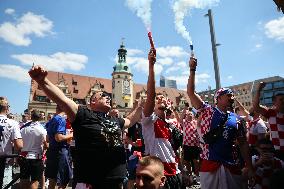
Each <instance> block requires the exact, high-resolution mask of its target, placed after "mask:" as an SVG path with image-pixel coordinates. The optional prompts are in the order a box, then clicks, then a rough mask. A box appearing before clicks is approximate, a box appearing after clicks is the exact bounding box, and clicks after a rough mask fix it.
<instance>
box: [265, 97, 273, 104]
mask: <svg viewBox="0 0 284 189" xmlns="http://www.w3.org/2000/svg"><path fill="white" fill-rule="evenodd" d="M263 101H264V104H272V98H265V99H264V100H263Z"/></svg>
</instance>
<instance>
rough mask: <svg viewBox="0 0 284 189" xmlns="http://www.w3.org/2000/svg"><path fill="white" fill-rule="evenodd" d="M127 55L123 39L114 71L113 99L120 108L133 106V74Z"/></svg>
mask: <svg viewBox="0 0 284 189" xmlns="http://www.w3.org/2000/svg"><path fill="white" fill-rule="evenodd" d="M126 55H127V50H126V49H125V46H124V44H123V41H122V42H121V45H120V48H119V49H118V61H117V63H116V64H115V66H114V67H113V73H112V100H113V103H115V104H116V106H117V107H118V108H132V107H133V80H132V76H133V75H132V73H131V70H130V67H129V66H128V64H127V62H126Z"/></svg>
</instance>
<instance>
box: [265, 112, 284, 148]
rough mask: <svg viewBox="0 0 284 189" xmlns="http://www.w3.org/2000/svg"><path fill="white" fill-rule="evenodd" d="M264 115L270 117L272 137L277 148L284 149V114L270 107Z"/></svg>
mask: <svg viewBox="0 0 284 189" xmlns="http://www.w3.org/2000/svg"><path fill="white" fill-rule="evenodd" d="M264 116H265V117H266V118H267V119H268V123H269V130H270V138H271V141H272V143H273V145H274V149H275V150H280V151H284V114H283V113H280V112H276V110H274V109H268V110H267V111H266V113H265V114H264Z"/></svg>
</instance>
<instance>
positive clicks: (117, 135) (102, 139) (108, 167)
mask: <svg viewBox="0 0 284 189" xmlns="http://www.w3.org/2000/svg"><path fill="white" fill-rule="evenodd" d="M123 126H124V119H121V118H115V117H110V116H108V115H106V114H104V113H101V112H96V111H92V110H90V109H88V108H86V107H83V106H79V109H78V112H77V115H76V118H75V120H74V122H73V123H72V128H73V131H74V138H75V141H76V145H75V157H74V158H75V164H74V177H75V179H76V181H77V182H84V183H89V184H96V183H100V182H103V181H104V179H117V178H124V177H125V176H126V165H125V163H126V156H125V150H124V148H123V144H122V128H123Z"/></svg>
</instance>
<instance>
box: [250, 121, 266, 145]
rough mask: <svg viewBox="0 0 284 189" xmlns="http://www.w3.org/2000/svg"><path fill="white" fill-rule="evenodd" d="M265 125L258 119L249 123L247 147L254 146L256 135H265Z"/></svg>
mask: <svg viewBox="0 0 284 189" xmlns="http://www.w3.org/2000/svg"><path fill="white" fill-rule="evenodd" d="M266 129H267V127H266V125H265V123H264V121H263V120H262V119H260V118H257V119H255V120H253V121H250V122H249V124H248V131H249V133H248V143H249V145H256V142H257V136H258V134H263V133H266Z"/></svg>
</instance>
